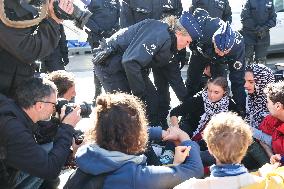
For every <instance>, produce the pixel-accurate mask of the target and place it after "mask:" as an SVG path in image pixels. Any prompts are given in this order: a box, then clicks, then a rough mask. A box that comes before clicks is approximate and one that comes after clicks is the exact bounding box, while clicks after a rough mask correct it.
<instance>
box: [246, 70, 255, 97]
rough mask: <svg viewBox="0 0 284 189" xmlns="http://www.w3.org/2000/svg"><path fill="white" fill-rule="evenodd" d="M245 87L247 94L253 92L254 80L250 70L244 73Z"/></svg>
mask: <svg viewBox="0 0 284 189" xmlns="http://www.w3.org/2000/svg"><path fill="white" fill-rule="evenodd" d="M244 87H245V89H246V90H247V92H248V94H253V93H254V90H255V89H254V88H255V81H254V77H253V73H252V72H246V73H245V86H244Z"/></svg>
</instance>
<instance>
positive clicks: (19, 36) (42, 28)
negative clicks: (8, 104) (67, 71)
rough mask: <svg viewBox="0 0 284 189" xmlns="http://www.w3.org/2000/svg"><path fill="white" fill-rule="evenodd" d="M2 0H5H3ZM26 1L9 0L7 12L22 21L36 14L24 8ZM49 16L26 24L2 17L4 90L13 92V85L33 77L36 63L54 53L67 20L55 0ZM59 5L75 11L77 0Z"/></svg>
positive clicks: (0, 45) (1, 74) (0, 57)
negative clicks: (57, 11)
mask: <svg viewBox="0 0 284 189" xmlns="http://www.w3.org/2000/svg"><path fill="white" fill-rule="evenodd" d="M1 1H2V2H1V3H4V2H3V0H1ZM23 2H24V1H16V0H9V1H5V13H6V14H5V15H6V16H7V17H9V18H11V19H13V20H16V21H20V20H21V21H22V20H29V19H31V18H33V14H32V13H31V12H29V11H28V10H26V9H25V8H23V7H22V6H21V4H20V3H23ZM48 6H49V7H48V15H49V16H48V17H47V18H45V19H43V20H42V21H41V22H40V23H39V24H38V25H35V26H32V27H26V28H20V29H19V28H12V27H9V26H7V25H6V23H5V24H4V23H3V20H2V19H3V14H4V13H3V12H1V15H2V16H1V21H0V60H1V67H0V80H1V83H0V92H1V93H3V94H6V95H9V96H11V95H12V93H13V92H12V91H13V89H14V88H15V87H16V86H17V85H19V83H21V82H22V81H24V80H27V79H28V78H31V77H33V73H34V70H33V66H32V65H33V63H34V61H35V60H37V59H39V58H43V57H45V56H47V55H48V54H50V53H51V52H52V51H53V50H54V49H55V48H56V47H57V44H58V41H59V38H60V30H59V29H60V26H59V24H60V23H61V22H62V21H63V20H61V19H58V17H57V16H56V15H55V13H54V7H53V0H49V5H48ZM59 7H60V8H61V9H62V10H63V11H65V12H67V13H70V14H71V13H72V12H73V9H74V8H73V3H72V2H69V1H68V0H62V1H60V3H59Z"/></svg>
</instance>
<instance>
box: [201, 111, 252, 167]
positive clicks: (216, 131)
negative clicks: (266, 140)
mask: <svg viewBox="0 0 284 189" xmlns="http://www.w3.org/2000/svg"><path fill="white" fill-rule="evenodd" d="M203 138H204V140H205V142H206V143H207V146H208V149H209V150H210V151H211V153H212V154H213V155H214V157H215V158H216V159H217V160H218V161H219V162H220V163H222V164H233V163H240V161H241V160H242V159H243V157H244V155H245V154H246V152H247V149H248V147H249V145H250V144H251V143H252V132H251V130H250V126H249V125H248V124H247V123H246V122H245V121H244V120H243V119H242V118H241V117H240V116H238V115H237V114H235V113H232V112H221V113H219V114H216V115H214V116H213V117H212V119H211V120H210V121H209V123H208V125H207V126H206V128H205V129H204V135H203Z"/></svg>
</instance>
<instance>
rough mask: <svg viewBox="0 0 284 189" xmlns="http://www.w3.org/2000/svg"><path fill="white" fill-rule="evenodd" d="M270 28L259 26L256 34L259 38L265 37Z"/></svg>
mask: <svg viewBox="0 0 284 189" xmlns="http://www.w3.org/2000/svg"><path fill="white" fill-rule="evenodd" d="M267 31H268V29H267V28H266V27H261V26H257V27H256V34H257V38H258V39H263V38H264V37H265V36H266V35H267Z"/></svg>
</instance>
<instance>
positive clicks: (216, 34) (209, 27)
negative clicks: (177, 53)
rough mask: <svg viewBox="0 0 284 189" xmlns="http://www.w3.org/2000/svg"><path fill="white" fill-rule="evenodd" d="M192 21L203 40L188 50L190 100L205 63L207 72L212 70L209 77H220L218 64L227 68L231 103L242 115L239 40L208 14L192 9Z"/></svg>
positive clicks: (196, 89)
mask: <svg viewBox="0 0 284 189" xmlns="http://www.w3.org/2000/svg"><path fill="white" fill-rule="evenodd" d="M188 14H190V13H188ZM193 17H194V19H196V21H197V23H198V26H196V27H200V29H201V31H202V35H203V36H202V37H201V38H200V40H197V41H195V42H193V43H192V45H191V46H190V49H191V50H192V55H191V58H190V63H189V67H188V70H187V89H188V93H189V95H192V96H193V95H194V94H196V93H197V92H198V87H199V86H200V80H201V75H202V72H203V70H204V68H205V66H206V63H210V64H211V70H212V68H214V69H215V71H214V72H212V77H217V76H222V75H224V73H223V70H222V69H221V68H220V67H221V66H222V64H228V67H229V71H230V75H229V79H230V81H231V89H232V93H233V99H234V100H235V101H236V103H237V104H238V105H239V108H240V111H241V112H245V98H246V94H245V90H244V69H245V61H244V54H245V52H244V51H245V50H244V41H243V37H242V36H241V35H240V34H239V33H238V32H235V31H233V30H232V29H231V27H230V25H229V23H225V22H224V21H222V20H221V19H219V18H211V17H210V16H209V14H208V12H207V11H205V10H203V9H199V8H198V9H196V10H195V11H194V13H193Z"/></svg>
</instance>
